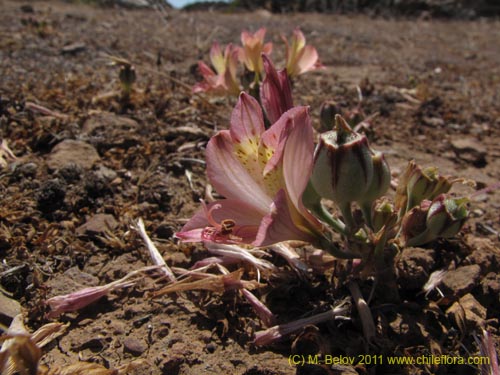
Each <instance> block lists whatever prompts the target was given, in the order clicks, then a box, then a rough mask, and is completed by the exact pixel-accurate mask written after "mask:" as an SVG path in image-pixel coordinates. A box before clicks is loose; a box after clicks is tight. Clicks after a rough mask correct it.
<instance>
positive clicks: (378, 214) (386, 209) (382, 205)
mask: <svg viewBox="0 0 500 375" xmlns="http://www.w3.org/2000/svg"><path fill="white" fill-rule="evenodd" d="M395 221H396V214H395V212H394V207H393V205H392V204H391V203H390V202H389V201H388V200H382V201H380V202H377V203H376V204H375V206H374V208H373V212H372V227H373V230H374V232H375V233H376V232H378V231H379V230H380V229H382V227H383V226H384V225H388V224H389V225H390V224H394V223H395Z"/></svg>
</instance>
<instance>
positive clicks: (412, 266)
mask: <svg viewBox="0 0 500 375" xmlns="http://www.w3.org/2000/svg"><path fill="white" fill-rule="evenodd" d="M435 263H436V262H435V260H434V251H433V250H429V249H421V248H418V247H408V248H406V249H403V251H402V252H401V254H400V256H399V258H398V260H397V264H396V267H397V271H398V282H399V284H400V285H401V287H402V288H404V289H406V290H417V289H422V287H423V286H424V284H425V283H426V282H427V280H428V278H429V274H430V273H431V270H432V269H433V268H434V265H435Z"/></svg>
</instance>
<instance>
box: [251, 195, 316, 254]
mask: <svg viewBox="0 0 500 375" xmlns="http://www.w3.org/2000/svg"><path fill="white" fill-rule="evenodd" d="M287 200H288V199H287V196H286V192H285V191H284V190H283V189H281V190H280V191H279V192H278V194H276V197H275V199H274V201H273V204H272V205H271V211H270V212H269V213H268V214H267V215H266V216H265V217H264V218H263V219H262V222H261V224H260V227H259V231H258V233H257V238H256V239H255V241H254V242H253V245H254V246H269V245H272V244H275V243H278V242H283V241H291V240H296V241H311V240H312V239H313V237H312V235H311V234H310V233H308V232H306V231H303V230H301V229H300V228H299V227H297V226H296V225H295V223H294V221H293V219H292V215H291V213H290V209H289V205H288V202H287Z"/></svg>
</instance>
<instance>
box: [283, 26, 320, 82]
mask: <svg viewBox="0 0 500 375" xmlns="http://www.w3.org/2000/svg"><path fill="white" fill-rule="evenodd" d="M283 40H284V42H285V48H286V71H287V73H288V75H289V76H290V77H296V76H298V75H300V74H302V73H306V72H309V71H311V70H315V69H318V68H322V67H323V65H322V64H321V62H320V61H319V57H318V51H316V48H314V47H312V46H306V38H305V36H304V34H303V33H302V31H300V29H298V28H297V29H295V30H294V32H293V36H292V45H291V46H290V45H289V44H288V41H287V40H286V38H285V37H283Z"/></svg>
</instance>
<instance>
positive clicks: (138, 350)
mask: <svg viewBox="0 0 500 375" xmlns="http://www.w3.org/2000/svg"><path fill="white" fill-rule="evenodd" d="M147 349H148V346H147V345H146V343H145V342H144V341H143V340H138V339H136V338H134V337H127V338H126V339H125V340H124V341H123V351H124V352H127V353H130V354H132V355H133V356H136V357H138V356H140V355H141V354H142V353H144V352H145V351H146V350H147Z"/></svg>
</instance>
